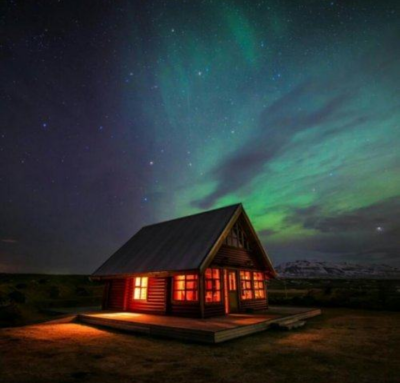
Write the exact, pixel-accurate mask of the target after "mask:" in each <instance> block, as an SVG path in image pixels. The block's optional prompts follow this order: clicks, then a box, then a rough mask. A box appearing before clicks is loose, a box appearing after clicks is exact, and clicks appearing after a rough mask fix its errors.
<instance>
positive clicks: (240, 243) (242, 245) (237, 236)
mask: <svg viewBox="0 0 400 383" xmlns="http://www.w3.org/2000/svg"><path fill="white" fill-rule="evenodd" d="M235 243H236V244H235ZM223 244H224V245H225V246H230V247H233V248H235V249H241V250H246V251H251V246H250V243H249V241H248V239H247V235H246V233H245V231H244V230H243V227H242V225H241V224H240V223H239V222H236V223H235V224H234V225H233V226H232V229H231V230H230V231H229V233H228V235H227V236H226V237H225V239H224V242H223Z"/></svg>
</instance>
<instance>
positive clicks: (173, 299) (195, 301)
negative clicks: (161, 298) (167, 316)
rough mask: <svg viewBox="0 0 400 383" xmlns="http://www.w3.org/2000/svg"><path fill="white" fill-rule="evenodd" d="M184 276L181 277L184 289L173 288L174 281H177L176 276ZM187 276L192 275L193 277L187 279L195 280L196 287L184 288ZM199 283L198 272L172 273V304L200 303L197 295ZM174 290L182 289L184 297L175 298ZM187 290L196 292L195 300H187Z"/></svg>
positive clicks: (198, 293)
mask: <svg viewBox="0 0 400 383" xmlns="http://www.w3.org/2000/svg"><path fill="white" fill-rule="evenodd" d="M182 276H183V277H184V279H183V282H184V284H185V289H184V290H182V289H180V290H175V281H177V278H178V277H182ZM188 276H193V277H194V278H193V279H189V281H196V282H197V288H196V289H187V288H186V283H187V282H188V279H187V277H188ZM199 283H200V278H199V275H198V274H196V273H188V274H176V275H173V276H172V286H171V302H172V303H173V304H178V305H198V304H199V303H200V297H199V295H200V286H199ZM175 291H184V292H185V299H183V300H182V299H175ZM187 291H193V292H196V293H197V294H196V295H197V299H196V300H190V301H189V300H187V299H186V292H187Z"/></svg>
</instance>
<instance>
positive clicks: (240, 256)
mask: <svg viewBox="0 0 400 383" xmlns="http://www.w3.org/2000/svg"><path fill="white" fill-rule="evenodd" d="M213 266H219V267H235V268H245V269H262V266H261V265H260V264H259V262H257V260H256V259H255V257H254V256H253V255H252V254H251V251H248V250H245V249H240V248H236V247H231V246H227V245H222V246H221V248H220V249H219V251H218V253H217V254H216V255H215V258H214V260H213V261H212V263H211V265H210V267H213Z"/></svg>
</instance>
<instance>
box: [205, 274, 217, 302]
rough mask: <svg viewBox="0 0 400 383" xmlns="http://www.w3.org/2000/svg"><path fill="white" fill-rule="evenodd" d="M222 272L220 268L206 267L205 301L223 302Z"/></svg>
mask: <svg viewBox="0 0 400 383" xmlns="http://www.w3.org/2000/svg"><path fill="white" fill-rule="evenodd" d="M220 277H221V273H220V270H219V269H206V272H205V274H204V278H205V301H206V302H207V303H213V302H221V279H220Z"/></svg>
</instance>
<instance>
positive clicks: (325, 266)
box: [275, 260, 400, 279]
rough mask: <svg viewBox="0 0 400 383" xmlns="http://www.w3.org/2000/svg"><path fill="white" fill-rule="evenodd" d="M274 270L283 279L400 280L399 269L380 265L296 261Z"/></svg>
mask: <svg viewBox="0 0 400 383" xmlns="http://www.w3.org/2000/svg"><path fill="white" fill-rule="evenodd" d="M275 270H276V271H277V272H278V273H279V276H280V277H284V278H378V279H381V278H382V279H400V269H399V268H396V267H392V266H388V265H381V264H355V263H347V262H341V263H334V262H322V261H308V260H297V261H293V262H285V263H281V264H280V265H279V266H277V267H276V268H275Z"/></svg>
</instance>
